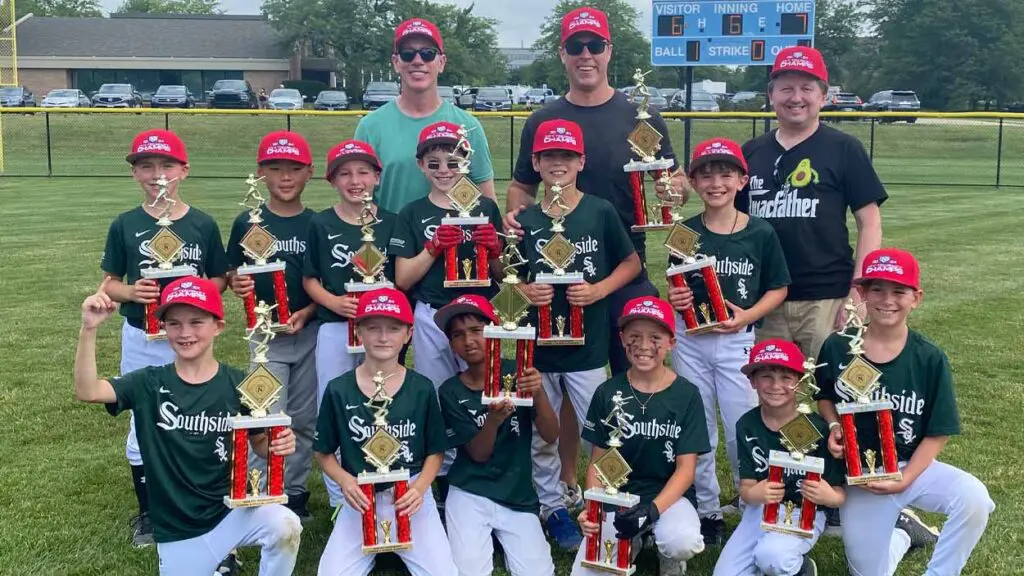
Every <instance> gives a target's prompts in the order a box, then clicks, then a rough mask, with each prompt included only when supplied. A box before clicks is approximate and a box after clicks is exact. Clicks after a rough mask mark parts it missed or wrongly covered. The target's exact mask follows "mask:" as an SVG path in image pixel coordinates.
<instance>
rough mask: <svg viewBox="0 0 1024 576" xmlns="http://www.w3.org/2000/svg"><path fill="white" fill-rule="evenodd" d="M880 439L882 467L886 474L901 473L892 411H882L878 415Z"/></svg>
mask: <svg viewBox="0 0 1024 576" xmlns="http://www.w3.org/2000/svg"><path fill="white" fill-rule="evenodd" d="M877 418H878V439H879V441H880V442H881V443H882V467H883V468H884V469H885V473H886V474H895V473H896V472H899V470H900V466H899V462H898V459H897V457H896V434H895V433H893V429H892V411H891V410H882V411H880V412H878V413H877Z"/></svg>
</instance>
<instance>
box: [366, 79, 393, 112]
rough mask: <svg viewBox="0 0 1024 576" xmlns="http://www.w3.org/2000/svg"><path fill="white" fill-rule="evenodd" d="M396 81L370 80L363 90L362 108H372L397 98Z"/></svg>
mask: <svg viewBox="0 0 1024 576" xmlns="http://www.w3.org/2000/svg"><path fill="white" fill-rule="evenodd" d="M398 93H399V88H398V83H397V82H370V83H369V84H367V85H366V90H365V91H363V110H373V109H375V108H380V107H381V106H383V105H385V104H387V103H388V102H391V101H392V100H397V99H398Z"/></svg>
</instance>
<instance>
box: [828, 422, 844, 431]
mask: <svg viewBox="0 0 1024 576" xmlns="http://www.w3.org/2000/svg"><path fill="white" fill-rule="evenodd" d="M840 426H842V424H840V423H839V422H829V423H828V431H829V432H831V431H832V430H833V429H834V428H839V427H840Z"/></svg>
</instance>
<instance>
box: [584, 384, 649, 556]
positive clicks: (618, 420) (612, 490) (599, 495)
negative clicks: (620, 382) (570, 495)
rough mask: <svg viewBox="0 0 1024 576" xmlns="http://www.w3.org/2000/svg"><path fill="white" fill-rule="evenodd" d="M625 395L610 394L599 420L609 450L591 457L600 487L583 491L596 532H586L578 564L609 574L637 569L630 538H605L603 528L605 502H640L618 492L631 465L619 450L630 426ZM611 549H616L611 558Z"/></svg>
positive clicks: (623, 504) (621, 507) (628, 504)
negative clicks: (607, 410) (608, 404)
mask: <svg viewBox="0 0 1024 576" xmlns="http://www.w3.org/2000/svg"><path fill="white" fill-rule="evenodd" d="M626 402H627V399H626V398H625V397H623V396H622V392H616V393H615V395H614V396H612V410H611V412H610V413H609V414H608V416H606V417H605V419H604V420H602V421H601V424H602V425H604V426H605V427H606V428H608V450H607V451H606V452H605V453H604V454H602V455H601V457H600V458H598V459H597V460H594V462H593V466H594V471H595V472H596V473H597V478H598V479H599V480H600V481H601V484H602V485H603V486H604V487H603V488H589V489H587V491H586V492H584V493H583V500H584V503H585V506H586V507H587V519H588V520H589V521H591V522H594V523H596V524H597V525H598V527H599V528H598V533H597V534H595V535H593V536H587V537H586V540H585V542H584V546H586V548H585V554H584V556H583V560H581V561H580V565H581V566H584V567H586V568H593V569H594V570H599V571H601V572H606V573H609V574H617V575H619V576H629V575H630V574H633V573H634V572H636V566H634V565H633V561H632V556H633V554H632V541H630V540H628V539H624V540H619V539H616V540H612V539H611V538H607V539H604V536H603V534H602V529H603V527H604V515H605V511H604V505H605V504H609V505H612V506H618V507H619V510H625V509H627V508H632V507H633V506H636V505H637V504H639V503H640V497H639V496H637V495H636V494H630V493H628V492H621V491H620V490H619V488H621V487H622V486H624V485H625V484H626V482H628V481H629V475H630V473H632V472H633V469H632V468H631V467H630V466H629V463H628V462H626V459H625V458H623V457H622V454H619V448H621V447H622V436H623V434H624V431H625V430H626V429H627V428H628V427H629V424H630V422H631V421H632V419H633V417H632V415H630V414H629V413H627V412H626V410H625V405H626ZM602 539H604V542H603V543H604V553H605V554H604V559H603V560H602V559H601V558H600V557H599V554H600V549H601V543H602ZM613 550H617V552H616V553H615V558H614V561H613V558H612V556H613Z"/></svg>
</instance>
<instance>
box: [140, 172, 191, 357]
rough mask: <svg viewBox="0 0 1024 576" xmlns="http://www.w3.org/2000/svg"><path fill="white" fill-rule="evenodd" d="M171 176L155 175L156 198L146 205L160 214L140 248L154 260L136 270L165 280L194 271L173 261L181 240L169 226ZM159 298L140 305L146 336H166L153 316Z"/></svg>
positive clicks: (182, 245)
mask: <svg viewBox="0 0 1024 576" xmlns="http://www.w3.org/2000/svg"><path fill="white" fill-rule="evenodd" d="M171 182H173V180H168V179H167V178H166V177H165V176H164V175H163V174H161V175H160V178H159V179H157V181H156V184H157V186H159V191H158V192H157V196H156V198H155V199H154V200H153V202H152V203H151V204H150V205H149V207H150V208H156V207H157V205H160V206H161V209H160V215H159V216H158V217H157V221H156V224H157V227H159V230H157V233H156V234H154V235H153V237H152V238H150V239H149V242H148V244H145V245H143V247H142V250H143V251H144V252H148V254H149V256H150V257H151V258H152V259H153V261H155V262H156V266H155V267H154V266H149V267H146V268H141V269H139V274H140V275H141V276H142V277H143V278H145V279H147V280H156V281H160V280H167V281H170V280H171V279H173V278H180V277H182V276H193V275H195V273H196V271H195V269H194V268H193V267H192V266H191V265H188V264H175V262H176V261H177V260H178V258H180V257H181V251H182V249H183V248H185V241H184V240H182V239H181V237H180V236H178V235H177V234H175V233H174V232H173V231H172V230H171V224H173V222H172V221H171V210H172V209H173V208H174V205H175V204H177V202H176V201H175V200H174V199H173V198H171V197H170V195H169V194H168V193H167V186H168V185H170V183H171ZM158 305H159V302H152V303H150V304H146V305H145V307H144V310H145V312H144V314H145V319H144V322H145V329H146V340H149V341H153V340H166V339H167V332H166V331H164V329H163V328H161V327H160V320H158V319H157V317H156V308H157V306H158Z"/></svg>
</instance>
